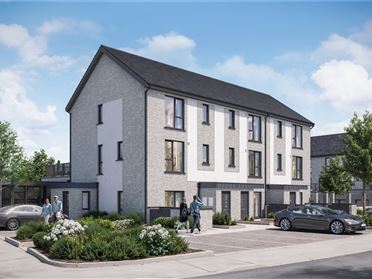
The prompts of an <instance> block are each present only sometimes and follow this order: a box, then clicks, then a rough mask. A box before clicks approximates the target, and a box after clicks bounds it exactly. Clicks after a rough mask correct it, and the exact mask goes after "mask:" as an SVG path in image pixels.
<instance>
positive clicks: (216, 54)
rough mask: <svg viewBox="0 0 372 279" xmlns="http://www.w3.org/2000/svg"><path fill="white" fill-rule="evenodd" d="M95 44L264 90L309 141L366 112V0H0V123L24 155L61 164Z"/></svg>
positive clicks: (370, 30)
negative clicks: (307, 126)
mask: <svg viewBox="0 0 372 279" xmlns="http://www.w3.org/2000/svg"><path fill="white" fill-rule="evenodd" d="M151 2H154V1H151ZM101 44H103V45H108V46H111V47H114V48H120V49H123V50H126V51H130V52H132V53H136V54H139V55H142V56H146V57H149V58H152V59H155V60H159V61H162V62H165V63H168V64H171V65H174V66H178V67H182V68H186V69H188V70H192V71H196V72H199V73H202V74H206V75H209V76H213V77H215V78H218V79H222V80H225V81H228V82H232V83H235V84H238V85H241V86H245V87H248V88H250V89H254V90H258V91H261V92H264V93H267V94H270V95H272V96H273V97H275V98H277V99H278V100H279V101H281V102H283V103H284V104H286V105H288V106H289V107H291V108H292V109H294V110H296V111H297V112H299V113H300V114H302V115H303V116H305V117H307V118H308V119H310V120H312V121H313V122H314V123H315V127H314V128H313V129H312V135H320V134H330V133H337V132H343V129H344V127H345V126H346V125H347V124H348V122H349V120H350V118H351V117H352V115H353V113H354V112H357V113H358V114H362V113H363V112H364V111H366V110H369V111H372V2H328V3H320V2H312V3H293V2H286V3H277V1H275V3H211V1H208V3H169V2H168V3H117V2H109V3H97V2H95V3H86V2H82V3H71V2H65V3H42V2H38V3H30V2H12V1H9V2H8V1H3V0H0V120H2V121H4V120H6V121H9V122H10V123H11V125H12V127H13V128H14V129H15V130H16V131H17V132H18V135H19V141H20V144H21V145H22V146H23V147H24V148H25V151H26V152H27V154H32V153H33V152H34V151H35V150H39V149H41V148H43V149H45V150H46V151H47V152H48V153H49V154H50V155H52V156H54V157H55V158H56V159H59V160H60V161H61V162H68V161H69V116H68V113H67V112H65V106H66V104H67V102H68V100H69V99H70V97H71V95H72V94H73V92H74V90H75V88H76V87H77V85H78V83H79V81H80V79H81V77H82V76H83V74H84V72H85V70H86V69H87V67H88V65H89V63H90V61H91V59H92V58H93V56H94V54H95V53H96V51H97V49H98V48H99V46H100V45H101ZM102 94H104V92H102ZM226 94H228V92H226Z"/></svg>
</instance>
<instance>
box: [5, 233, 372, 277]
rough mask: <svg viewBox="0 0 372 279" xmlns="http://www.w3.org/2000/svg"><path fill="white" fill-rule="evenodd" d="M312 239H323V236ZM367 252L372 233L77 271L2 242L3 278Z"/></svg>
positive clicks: (196, 270) (167, 273) (208, 270)
mask: <svg viewBox="0 0 372 279" xmlns="http://www.w3.org/2000/svg"><path fill="white" fill-rule="evenodd" d="M261 232H262V231H261ZM252 233H253V231H252ZM290 233H291V232H290ZM305 234H306V233H305ZM221 235H222V234H221ZM224 235H226V236H228V235H230V234H229V233H225V234H224ZM324 235H326V234H324ZM311 236H312V234H311ZM328 236H332V235H327V237H328ZM211 237H212V235H211ZM312 237H314V238H316V237H321V238H323V237H324V236H323V234H320V235H314V236H312ZM193 238H194V237H193ZM196 238H197V236H196V237H195V239H196ZM366 251H372V235H371V234H369V233H366V234H362V235H350V236H346V237H344V236H341V237H340V238H339V237H338V236H336V237H335V238H334V237H329V239H328V240H324V239H323V240H322V241H312V242H307V241H304V243H298V244H296V245H293V244H291V245H286V246H276V247H267V248H262V249H247V250H236V251H235V250H234V252H225V253H217V254H216V255H214V256H208V257H201V258H193V257H192V256H191V255H190V257H189V258H186V259H182V260H168V261H162V262H152V263H143V264H131V265H126V266H108V267H95V268H80V269H76V268H59V267H53V266H49V265H46V264H43V263H41V262H39V261H38V260H37V259H36V258H34V257H32V256H31V255H29V254H27V253H26V252H24V251H23V250H21V249H19V248H15V247H13V246H11V245H9V244H8V243H5V242H4V241H2V240H0V278H1V279H3V278H4V279H5V278H38V279H40V278H51V277H53V278H92V279H93V278H183V277H196V276H204V275H211V274H215V273H223V272H231V271H239V270H247V269H254V268H260V267H269V266H278V265H283V264H292V263H300V262H304V261H311V260H317V259H323V258H330V257H335V256H343V255H348V254H353V253H362V252H366Z"/></svg>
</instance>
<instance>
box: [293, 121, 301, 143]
mask: <svg viewBox="0 0 372 279" xmlns="http://www.w3.org/2000/svg"><path fill="white" fill-rule="evenodd" d="M293 131H294V133H293V134H294V136H293V138H292V146H293V147H295V148H302V126H299V125H293Z"/></svg>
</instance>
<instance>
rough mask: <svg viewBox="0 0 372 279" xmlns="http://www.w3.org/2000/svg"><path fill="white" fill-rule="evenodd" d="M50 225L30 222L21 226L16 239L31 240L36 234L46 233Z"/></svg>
mask: <svg viewBox="0 0 372 279" xmlns="http://www.w3.org/2000/svg"><path fill="white" fill-rule="evenodd" d="M50 227H51V225H47V224H45V223H44V222H42V221H30V222H27V223H25V224H23V225H22V226H21V227H20V228H19V229H18V230H17V234H16V239H18V240H27V239H32V237H33V235H34V234H35V233H37V232H47V231H48V230H49V228H50Z"/></svg>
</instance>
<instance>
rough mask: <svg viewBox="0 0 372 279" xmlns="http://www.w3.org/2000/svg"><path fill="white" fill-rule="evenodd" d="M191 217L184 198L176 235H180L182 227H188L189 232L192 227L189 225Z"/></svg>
mask: <svg viewBox="0 0 372 279" xmlns="http://www.w3.org/2000/svg"><path fill="white" fill-rule="evenodd" d="M189 215H190V212H189V209H188V208H187V203H186V199H185V198H183V199H182V202H181V204H180V219H179V222H178V223H177V227H176V233H178V230H179V229H180V228H181V227H182V226H185V227H186V229H187V232H188V231H189V227H190V225H189Z"/></svg>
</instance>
